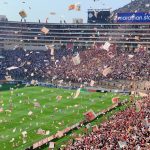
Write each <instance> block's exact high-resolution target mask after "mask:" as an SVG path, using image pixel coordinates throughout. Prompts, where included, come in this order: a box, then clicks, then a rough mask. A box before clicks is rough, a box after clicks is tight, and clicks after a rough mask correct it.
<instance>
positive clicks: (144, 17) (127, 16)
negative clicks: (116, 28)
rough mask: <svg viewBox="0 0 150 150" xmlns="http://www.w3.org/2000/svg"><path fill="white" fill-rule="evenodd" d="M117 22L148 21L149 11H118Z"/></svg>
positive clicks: (149, 18)
mask: <svg viewBox="0 0 150 150" xmlns="http://www.w3.org/2000/svg"><path fill="white" fill-rule="evenodd" d="M115 19H116V21H117V23H150V13H144V12H137V13H118V14H117V16H116V18H115Z"/></svg>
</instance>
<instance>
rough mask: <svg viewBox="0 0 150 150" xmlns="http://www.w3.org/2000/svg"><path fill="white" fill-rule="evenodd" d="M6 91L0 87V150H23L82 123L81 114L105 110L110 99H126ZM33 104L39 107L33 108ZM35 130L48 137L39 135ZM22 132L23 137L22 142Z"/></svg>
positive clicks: (39, 90) (34, 90)
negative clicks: (59, 98) (24, 134)
mask: <svg viewBox="0 0 150 150" xmlns="http://www.w3.org/2000/svg"><path fill="white" fill-rule="evenodd" d="M9 88H10V87H9V86H8V85H2V86H1V87H0V107H1V108H3V112H0V150H23V149H25V148H27V147H29V146H31V145H32V144H33V143H35V142H36V141H38V140H40V139H43V138H45V137H48V136H50V135H53V134H55V133H56V132H57V131H59V130H62V129H64V128H66V127H68V126H71V125H73V124H75V123H77V122H79V121H81V120H83V119H84V116H83V113H84V112H86V111H88V110H90V109H92V110H93V111H94V112H95V113H97V112H99V111H101V110H103V109H106V108H107V107H109V106H111V105H112V102H111V99H112V98H113V97H116V96H117V97H120V99H121V100H125V99H127V98H128V96H127V95H121V94H116V93H90V92H85V91H81V92H80V95H79V96H78V97H77V98H76V99H74V98H73V95H74V94H75V93H76V90H66V89H58V88H46V87H38V86H33V87H20V88H14V89H13V90H8V89H9ZM57 96H62V99H61V100H59V101H58V100H57V98H56V97H57ZM35 103H37V104H38V105H39V106H38V107H35ZM10 109H11V110H12V111H11V112H10V111H9V110H10ZM38 129H43V130H46V131H49V133H48V135H39V134H37V130H38ZM22 132H26V133H27V134H26V135H27V137H26V138H25V140H23V135H22ZM60 140H61V141H63V140H62V139H60ZM58 143H59V140H58ZM56 145H57V142H56Z"/></svg>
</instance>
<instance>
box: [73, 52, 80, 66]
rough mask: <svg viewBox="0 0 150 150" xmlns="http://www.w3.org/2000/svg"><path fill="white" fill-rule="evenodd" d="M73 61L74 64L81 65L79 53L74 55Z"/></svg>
mask: <svg viewBox="0 0 150 150" xmlns="http://www.w3.org/2000/svg"><path fill="white" fill-rule="evenodd" d="M72 61H73V63H74V65H79V64H80V62H81V61H80V56H79V54H77V55H76V56H75V57H73V58H72Z"/></svg>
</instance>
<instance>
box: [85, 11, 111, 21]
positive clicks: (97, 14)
mask: <svg viewBox="0 0 150 150" xmlns="http://www.w3.org/2000/svg"><path fill="white" fill-rule="evenodd" d="M87 22H88V23H96V24H97V23H99V24H103V23H110V10H99V9H98V10H93V9H89V10H88V21H87Z"/></svg>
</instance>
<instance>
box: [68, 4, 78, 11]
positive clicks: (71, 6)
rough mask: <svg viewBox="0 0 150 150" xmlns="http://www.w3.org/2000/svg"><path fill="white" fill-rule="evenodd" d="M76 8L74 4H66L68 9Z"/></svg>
mask: <svg viewBox="0 0 150 150" xmlns="http://www.w3.org/2000/svg"><path fill="white" fill-rule="evenodd" d="M75 8H76V6H75V4H71V5H69V6H68V10H74V9H75Z"/></svg>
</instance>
